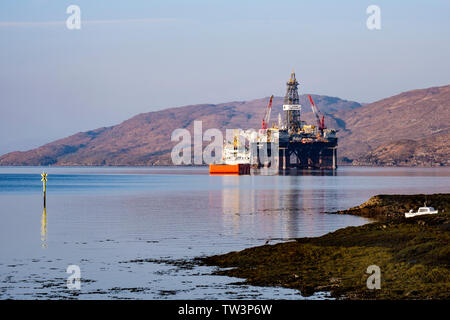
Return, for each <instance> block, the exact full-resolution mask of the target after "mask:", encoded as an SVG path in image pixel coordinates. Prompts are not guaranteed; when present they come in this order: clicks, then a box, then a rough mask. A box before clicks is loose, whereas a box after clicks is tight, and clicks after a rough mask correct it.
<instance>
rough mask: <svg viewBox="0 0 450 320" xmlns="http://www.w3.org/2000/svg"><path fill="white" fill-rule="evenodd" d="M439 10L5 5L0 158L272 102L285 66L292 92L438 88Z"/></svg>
mask: <svg viewBox="0 0 450 320" xmlns="http://www.w3.org/2000/svg"><path fill="white" fill-rule="evenodd" d="M70 5H77V6H79V8H80V10H81V29H79V30H69V29H68V28H67V26H66V20H67V19H68V17H69V16H70V14H67V13H66V9H67V7H68V6H70ZM369 5H377V6H378V7H379V8H380V17H381V29H379V30H369V29H368V28H367V26H366V20H367V19H368V17H369V15H370V14H367V13H366V9H367V7H368V6H369ZM449 12H450V1H448V0H442V1H438V0H430V1H425V0H424V1H416V0H408V1H401V0H396V1H393V0H390V1H379V0H371V1H364V0H347V1H333V0H318V1H312V0H311V1H300V0H295V1H283V0H273V1H265V0H254V1H247V0H236V1H234V0H227V1H219V0H216V1H215V0H204V1H196V0H190V1H181V0H179V1H171V0H164V1H162V0H161V1H151V0H128V1H125V0H121V1H118V0H95V1H92V0H83V1H81V0H70V1H65V0H58V1H54V0H28V1H27V0H21V1H18V0H2V1H0V135H1V139H0V154H4V153H6V152H11V151H16V150H20V151H24V150H28V149H31V148H34V147H38V146H40V145H42V144H45V143H48V142H51V141H53V140H56V139H59V138H63V137H66V136H69V135H72V134H75V133H77V132H80V131H86V130H90V129H96V128H99V127H104V126H111V125H114V124H117V123H120V122H122V121H124V120H126V119H128V118H130V117H132V116H134V115H136V114H139V113H143V112H149V111H155V110H160V109H164V108H168V107H177V106H182V105H189V104H199V103H222V102H229V101H236V100H250V99H257V98H262V97H267V96H270V95H271V94H274V95H276V96H283V95H284V93H285V86H286V81H287V80H288V78H289V75H290V72H291V71H292V70H293V69H294V70H295V72H296V75H297V79H298V80H299V82H300V87H299V91H300V93H313V94H323V95H330V96H336V97H340V98H343V99H347V100H354V101H358V102H364V103H368V102H373V101H377V100H379V99H382V98H386V97H389V96H392V95H395V94H398V93H400V92H403V91H407V90H412V89H419V88H426V87H432V86H440V85H447V84H450V59H449V57H450V19H449Z"/></svg>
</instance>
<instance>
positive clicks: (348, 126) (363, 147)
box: [0, 85, 450, 166]
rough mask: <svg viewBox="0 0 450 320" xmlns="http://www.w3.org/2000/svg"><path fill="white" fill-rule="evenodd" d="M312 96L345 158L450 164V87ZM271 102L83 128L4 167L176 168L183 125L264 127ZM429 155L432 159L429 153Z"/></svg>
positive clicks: (277, 101)
mask: <svg viewBox="0 0 450 320" xmlns="http://www.w3.org/2000/svg"><path fill="white" fill-rule="evenodd" d="M311 96H312V97H313V99H314V101H315V103H316V105H317V106H318V107H319V109H320V110H321V111H322V113H323V114H325V117H326V125H327V126H328V127H330V128H333V127H334V128H336V129H338V130H339V132H338V137H339V147H338V157H339V159H340V160H341V161H340V162H341V163H344V164H345V163H347V164H352V163H353V164H356V165H377V166H378V165H383V166H384V165H412V166H434V165H450V162H449V161H450V160H448V158H449V157H448V156H449V154H450V150H448V148H447V147H446V141H447V140H446V137H447V136H448V132H449V122H450V121H449V120H450V107H449V106H450V85H447V86H441V87H431V88H426V89H415V90H411V91H405V92H402V93H400V94H398V95H395V96H392V97H388V98H385V99H381V100H379V101H376V102H373V103H369V104H360V103H358V102H355V101H349V100H343V99H340V98H338V97H330V96H325V95H311ZM268 100H269V97H264V98H260V99H254V100H248V101H231V102H226V103H219V104H196V105H187V106H180V107H171V108H167V109H163V110H158V111H150V112H146V113H140V114H137V115H135V116H133V117H131V118H129V119H127V120H125V121H122V122H121V123H119V124H117V125H113V126H109V127H102V128H97V129H94V130H89V131H84V132H78V133H76V134H74V135H71V136H68V137H65V138H62V139H58V140H55V141H53V142H50V143H47V144H45V145H43V146H41V147H38V148H34V149H31V150H28V151H14V152H10V153H7V154H5V155H2V156H0V165H59V166H70V165H82V166H83V165H84V166H92V165H98V166H103V165H104V166H113V165H117V166H126V165H129V166H146V165H170V164H172V163H171V160H170V151H171V149H172V147H173V146H174V145H175V144H176V142H172V141H170V137H171V133H172V131H173V130H175V129H176V128H187V129H188V130H189V131H190V132H192V131H193V122H194V121H195V120H202V121H203V123H202V124H203V130H206V129H208V128H218V129H220V130H222V131H223V130H224V129H225V128H243V129H247V128H255V129H257V128H260V126H261V119H262V118H263V115H264V112H265V107H266V105H267V102H268ZM282 104H283V97H274V101H273V109H272V119H276V118H277V116H278V113H282ZM300 104H301V105H302V106H303V109H302V118H303V119H304V120H306V121H307V122H308V123H312V124H315V117H314V115H313V113H312V112H311V109H310V105H309V101H308V98H307V95H301V96H300ZM449 138H450V137H449ZM407 141H410V142H407ZM411 141H414V142H411ZM424 152H425V153H427V152H428V153H430V154H431V156H426V157H424V156H423V153H424Z"/></svg>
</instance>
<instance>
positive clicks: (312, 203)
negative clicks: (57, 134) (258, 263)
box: [209, 176, 338, 239]
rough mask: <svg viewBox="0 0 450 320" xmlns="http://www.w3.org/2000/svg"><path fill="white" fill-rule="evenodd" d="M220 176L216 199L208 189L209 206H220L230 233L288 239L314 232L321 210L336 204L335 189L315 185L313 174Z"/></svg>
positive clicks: (225, 226) (324, 210)
mask: <svg viewBox="0 0 450 320" xmlns="http://www.w3.org/2000/svg"><path fill="white" fill-rule="evenodd" d="M220 179H221V183H222V189H221V191H220V195H219V199H216V198H217V196H216V197H215V196H214V193H213V191H210V196H209V199H210V206H211V205H212V206H214V207H220V208H221V209H222V220H223V226H224V228H225V230H226V232H227V233H229V234H230V233H231V234H243V233H244V234H248V235H249V236H250V235H253V236H255V237H260V236H267V237H275V238H283V239H291V238H295V237H297V236H298V234H299V230H302V231H305V233H306V234H307V235H313V234H316V233H317V232H318V230H319V229H321V228H323V222H324V218H325V217H324V212H326V211H329V210H328V208H334V207H336V206H337V200H338V198H337V195H336V193H337V189H335V188H331V189H329V190H325V189H324V188H321V187H320V186H319V187H316V186H315V184H317V180H316V179H315V178H314V176H289V177H287V176H285V177H261V176H250V177H249V176H247V177H240V176H221V177H220ZM243 179H244V180H245V181H244V180H243ZM215 199H216V200H215ZM211 200H212V201H211ZM214 202H215V203H214Z"/></svg>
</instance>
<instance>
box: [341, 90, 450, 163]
mask: <svg viewBox="0 0 450 320" xmlns="http://www.w3.org/2000/svg"><path fill="white" fill-rule="evenodd" d="M336 117H338V118H341V119H343V120H344V121H345V128H346V130H343V131H342V132H340V136H339V137H340V138H341V140H340V143H339V153H340V155H341V156H345V157H347V158H349V159H355V160H357V161H355V164H362V163H365V164H369V165H387V164H388V163H395V165H429V164H430V163H434V165H436V164H443V165H447V164H448V158H449V150H448V147H446V145H445V143H446V141H448V139H445V137H448V130H449V128H450V85H448V86H443V87H433V88H428V89H421V90H412V91H407V92H403V93H401V94H399V95H396V96H393V97H390V98H387V99H383V100H380V101H377V102H374V103H371V104H367V105H365V106H363V107H361V108H358V109H354V110H349V111H348V110H347V111H344V112H338V113H337V114H336ZM423 152H430V154H429V155H427V156H422V155H421V154H422V153H423ZM416 157H420V159H416V160H417V161H416V160H414V158H416ZM408 159H409V160H408ZM406 160H408V161H406Z"/></svg>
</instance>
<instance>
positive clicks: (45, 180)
mask: <svg viewBox="0 0 450 320" xmlns="http://www.w3.org/2000/svg"><path fill="white" fill-rule="evenodd" d="M41 176H42V179H41V181H42V184H43V185H42V187H43V190H44V209H45V183H46V182H47V173H45V172H44V171H42V173H41Z"/></svg>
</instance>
